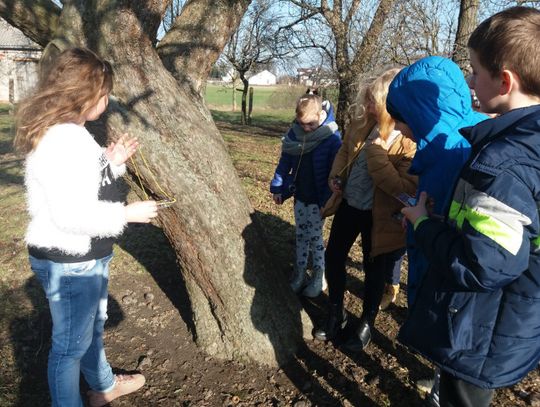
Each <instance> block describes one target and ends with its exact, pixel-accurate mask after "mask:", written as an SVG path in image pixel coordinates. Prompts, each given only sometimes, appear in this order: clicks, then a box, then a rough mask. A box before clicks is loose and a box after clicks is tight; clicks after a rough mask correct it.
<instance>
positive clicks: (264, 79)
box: [249, 70, 277, 85]
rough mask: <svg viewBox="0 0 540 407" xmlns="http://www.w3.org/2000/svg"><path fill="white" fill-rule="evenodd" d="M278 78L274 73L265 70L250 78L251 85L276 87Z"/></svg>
mask: <svg viewBox="0 0 540 407" xmlns="http://www.w3.org/2000/svg"><path fill="white" fill-rule="evenodd" d="M276 83H277V77H276V75H274V74H273V73H272V72H270V71H267V70H264V71H262V72H259V73H258V74H256V75H253V76H251V77H250V78H249V84H250V85H275V84H276Z"/></svg>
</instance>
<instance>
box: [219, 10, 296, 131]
mask: <svg viewBox="0 0 540 407" xmlns="http://www.w3.org/2000/svg"><path fill="white" fill-rule="evenodd" d="M278 22H279V16H278V15H277V14H275V12H274V10H273V9H272V3H271V2H270V1H269V0H256V1H254V2H253V3H252V5H251V7H250V9H249V10H248V11H247V13H246V14H245V16H244V19H243V20H242V22H241V23H240V26H239V27H238V29H237V30H236V31H235V32H234V34H233V35H232V36H231V39H230V41H229V42H228V44H227V46H226V47H225V51H224V57H225V59H226V60H227V61H228V62H229V63H230V65H231V66H232V67H233V68H234V70H235V71H236V73H237V74H238V78H239V79H240V81H241V82H242V86H243V87H242V102H241V106H242V111H241V123H242V124H246V123H247V120H248V117H247V94H248V89H249V80H248V78H247V77H246V74H247V73H248V72H250V71H251V72H253V71H254V70H255V69H257V68H258V67H263V66H265V65H269V64H270V63H271V62H272V61H274V60H275V59H278V58H284V57H286V56H287V55H288V54H290V52H291V50H290V49H289V48H286V47H285V45H286V44H287V41H286V40H285V39H284V37H283V34H284V33H283V32H279V30H278V27H279V24H278ZM234 84H235V81H233V93H234V92H236V89H235V86H234Z"/></svg>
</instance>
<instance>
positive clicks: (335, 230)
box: [325, 200, 384, 308]
mask: <svg viewBox="0 0 540 407" xmlns="http://www.w3.org/2000/svg"><path fill="white" fill-rule="evenodd" d="M372 224H373V220H372V216H371V210H360V209H356V208H353V207H352V206H350V205H349V204H348V203H347V201H346V200H343V201H342V202H341V204H340V206H339V208H338V210H337V212H336V214H335V215H334V221H333V222H332V228H331V229H330V237H329V239H328V245H327V247H326V253H325V276H326V281H327V282H328V294H329V297H330V303H331V304H336V305H337V306H338V308H341V307H342V306H343V297H344V294H345V281H346V277H347V276H346V270H345V263H346V261H347V256H348V255H349V251H350V250H351V247H352V245H353V243H354V241H355V240H356V238H357V237H358V235H361V237H362V254H363V259H364V260H363V263H364V272H365V273H366V275H367V273H368V270H370V267H371V266H372V264H373V263H372V262H371V261H370V257H369V253H370V252H371V227H372ZM383 284H384V280H383Z"/></svg>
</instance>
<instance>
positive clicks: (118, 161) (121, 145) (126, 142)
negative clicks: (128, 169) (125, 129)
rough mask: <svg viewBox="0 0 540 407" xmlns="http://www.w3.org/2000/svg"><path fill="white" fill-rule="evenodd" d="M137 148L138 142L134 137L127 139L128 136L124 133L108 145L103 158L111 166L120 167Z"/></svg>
mask: <svg viewBox="0 0 540 407" xmlns="http://www.w3.org/2000/svg"><path fill="white" fill-rule="evenodd" d="M138 146H139V142H138V141H137V138H136V137H131V138H129V136H128V134H127V133H124V134H122V136H121V137H120V138H119V139H118V141H117V142H116V143H111V144H109V147H107V149H106V150H105V156H106V157H107V159H108V160H109V162H111V163H112V164H114V165H116V166H118V165H122V164H124V163H125V162H126V161H127V160H128V159H129V157H131V156H132V155H133V154H135V151H137V147H138Z"/></svg>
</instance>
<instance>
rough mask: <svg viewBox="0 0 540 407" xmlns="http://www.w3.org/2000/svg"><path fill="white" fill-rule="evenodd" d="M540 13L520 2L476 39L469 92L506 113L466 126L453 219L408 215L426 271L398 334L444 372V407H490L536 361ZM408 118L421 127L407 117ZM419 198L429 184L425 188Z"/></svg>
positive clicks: (539, 344) (420, 212) (539, 342)
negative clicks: (466, 153)
mask: <svg viewBox="0 0 540 407" xmlns="http://www.w3.org/2000/svg"><path fill="white" fill-rule="evenodd" d="M534 38H540V11H539V10H536V9H534V8H528V7H514V8H510V9H508V10H505V11H502V12H500V13H497V14H495V15H494V16H492V17H490V18H488V19H487V20H485V21H484V22H483V23H481V24H480V25H479V26H478V27H477V29H476V30H475V31H474V32H473V34H472V35H471V38H470V39H469V43H468V45H469V49H470V54H471V65H472V68H473V78H472V83H471V85H472V87H473V89H474V90H475V92H476V96H477V97H478V99H479V101H480V105H481V109H482V111H485V112H488V113H495V114H499V116H498V117H496V118H494V119H491V120H486V121H483V122H482V123H479V124H478V125H476V126H474V127H472V128H466V129H463V130H462V133H463V134H464V135H466V137H467V139H468V140H469V141H470V143H471V146H472V152H471V159H470V160H468V162H467V164H466V165H465V166H464V168H463V170H462V171H461V174H460V178H459V181H458V183H457V185H456V186H455V187H454V188H453V198H452V203H451V205H450V209H449V211H448V213H447V218H448V219H447V221H445V222H443V221H441V220H440V219H434V218H433V217H428V211H427V210H426V206H425V203H426V198H427V196H428V195H429V192H428V193H427V194H426V193H425V192H422V193H421V194H420V198H419V201H418V205H417V206H414V207H411V208H406V209H403V211H402V212H403V214H404V215H405V216H406V217H407V219H408V220H409V221H410V222H411V223H412V224H414V238H415V241H416V244H417V246H418V248H419V249H420V250H422V253H423V254H424V255H425V256H426V257H427V259H428V261H429V264H430V268H429V270H428V272H427V273H426V275H425V278H424V279H423V281H422V283H421V285H420V288H419V290H418V292H417V295H416V300H415V302H414V304H413V306H412V308H411V310H410V315H409V318H408V319H407V321H406V322H405V324H404V325H403V327H402V329H401V331H400V335H399V339H400V340H401V341H402V342H403V343H405V344H406V345H408V346H409V347H411V348H413V349H415V350H417V351H418V352H420V353H422V354H423V355H424V356H426V357H427V358H429V359H430V360H432V361H433V362H435V363H436V364H437V365H438V366H439V367H440V368H441V380H440V401H441V405H442V406H475V407H484V406H488V405H489V404H490V402H491V399H492V397H493V392H494V391H493V389H495V388H498V387H503V386H509V385H512V384H514V383H517V382H518V381H519V380H521V379H522V378H523V377H524V376H525V375H526V374H527V373H528V372H529V371H530V370H532V369H535V368H536V367H537V366H538V362H539V361H540V313H539V312H538V310H539V309H540V237H539V236H540V216H539V209H538V208H540V164H539V163H540V48H539V47H538V43H537V41H535V40H533V39H534ZM403 119H404V120H405V123H406V124H407V125H409V127H411V130H412V132H413V134H415V129H414V128H413V127H412V126H411V124H410V123H409V122H407V118H406V117H403ZM420 191H422V189H420Z"/></svg>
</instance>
